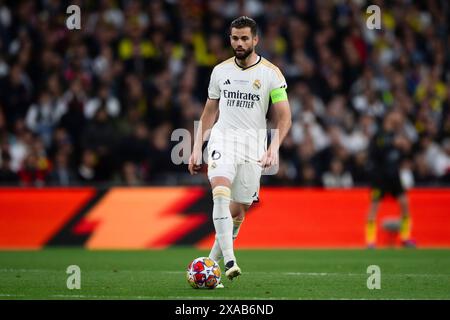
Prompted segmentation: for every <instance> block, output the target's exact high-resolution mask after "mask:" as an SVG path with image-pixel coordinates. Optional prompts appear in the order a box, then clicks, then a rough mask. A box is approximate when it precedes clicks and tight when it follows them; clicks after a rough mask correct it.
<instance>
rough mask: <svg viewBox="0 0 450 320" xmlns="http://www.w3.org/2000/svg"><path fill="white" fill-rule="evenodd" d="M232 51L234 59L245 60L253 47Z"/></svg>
mask: <svg viewBox="0 0 450 320" xmlns="http://www.w3.org/2000/svg"><path fill="white" fill-rule="evenodd" d="M233 51H234V56H235V57H236V59H238V60H245V59H246V58H247V57H248V56H249V55H250V54H251V53H252V52H253V47H251V48H248V49H247V50H245V51H236V49H233Z"/></svg>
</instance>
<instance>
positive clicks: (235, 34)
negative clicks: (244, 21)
mask: <svg viewBox="0 0 450 320" xmlns="http://www.w3.org/2000/svg"><path fill="white" fill-rule="evenodd" d="M230 41H231V47H232V48H233V51H234V56H235V57H236V58H237V59H239V60H244V59H245V58H247V57H248V56H249V55H250V54H251V53H252V52H253V50H254V49H255V46H256V44H257V43H258V37H257V36H255V37H253V35H252V32H251V29H250V28H249V27H245V28H239V29H237V28H232V29H231V35H230Z"/></svg>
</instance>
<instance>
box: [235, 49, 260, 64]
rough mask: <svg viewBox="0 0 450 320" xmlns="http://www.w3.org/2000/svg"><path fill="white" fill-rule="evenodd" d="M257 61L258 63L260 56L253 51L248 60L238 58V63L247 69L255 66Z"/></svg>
mask: <svg viewBox="0 0 450 320" xmlns="http://www.w3.org/2000/svg"><path fill="white" fill-rule="evenodd" d="M256 61H258V54H257V53H256V52H255V51H253V52H252V53H251V54H250V55H249V56H248V57H247V58H245V59H238V58H236V63H237V64H238V65H239V66H240V67H241V68H247V67H249V66H251V65H253V64H255V63H256Z"/></svg>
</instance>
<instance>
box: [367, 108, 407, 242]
mask: <svg viewBox="0 0 450 320" xmlns="http://www.w3.org/2000/svg"><path fill="white" fill-rule="evenodd" d="M402 128H403V115H402V113H400V112H399V111H396V110H393V111H390V112H389V113H388V114H387V115H386V116H385V118H384V121H383V127H382V129H381V130H380V132H379V133H378V134H376V135H375V137H374V138H373V140H372V141H371V145H370V147H369V159H370V160H369V161H370V163H371V165H370V167H371V168H370V171H371V184H372V194H371V197H372V201H371V204H370V208H369V213H368V216H367V225H366V242H367V247H368V248H372V249H373V248H375V243H376V233H377V228H376V214H377V211H378V206H379V203H380V201H381V200H382V199H383V197H384V196H385V195H386V194H391V195H392V196H393V197H395V198H396V199H397V201H398V202H399V204H400V208H401V222H400V239H401V241H402V245H403V246H405V247H415V243H414V241H413V240H412V239H411V217H410V214H409V209H408V198H407V195H406V192H405V189H404V188H403V185H402V181H401V179H400V164H401V161H402V160H403V159H404V156H405V155H406V154H407V153H408V151H409V150H410V148H411V143H410V142H409V140H408V139H407V138H406V137H405V136H404V135H403V134H402Z"/></svg>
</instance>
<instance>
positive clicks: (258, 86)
mask: <svg viewBox="0 0 450 320" xmlns="http://www.w3.org/2000/svg"><path fill="white" fill-rule="evenodd" d="M253 88H255V89H257V90H259V88H261V81H260V80H258V79H256V80H255V81H253Z"/></svg>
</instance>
